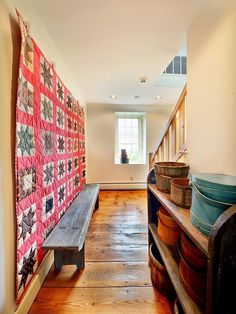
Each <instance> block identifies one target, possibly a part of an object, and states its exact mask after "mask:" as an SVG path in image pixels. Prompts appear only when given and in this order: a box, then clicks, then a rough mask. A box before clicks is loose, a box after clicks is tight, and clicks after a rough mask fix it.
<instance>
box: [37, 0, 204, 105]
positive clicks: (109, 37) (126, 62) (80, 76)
mask: <svg viewBox="0 0 236 314" xmlns="http://www.w3.org/2000/svg"><path fill="white" fill-rule="evenodd" d="M31 1H32V3H33V5H34V6H35V8H36V10H37V11H38V13H39V15H40V17H41V19H42V21H43V23H44V24H45V26H46V27H47V29H48V32H49V33H50V35H51V37H52V39H53V40H54V42H55V45H56V46H57V48H58V50H59V51H60V53H61V55H62V57H63V59H64V60H65V63H66V64H67V66H68V68H69V69H70V70H71V72H72V74H73V75H74V77H75V79H76V81H77V82H78V86H79V88H80V90H81V92H82V96H83V98H84V99H85V100H86V101H87V102H90V103H116V104H156V103H157V104H161V105H163V104H173V103H174V102H176V99H177V98H178V96H179V94H180V91H181V89H182V85H183V82H182V83H181V84H179V85H178V84H177V86H175V85H176V84H171V85H172V86H171V87H168V86H169V85H168V84H167V83H166V82H165V80H164V83H163V80H159V79H160V76H161V73H162V72H163V70H164V69H165V68H166V66H167V65H168V64H169V62H170V61H171V60H172V59H173V57H174V56H175V55H176V54H177V52H178V51H179V49H180V48H181V47H182V46H183V45H184V44H185V36H186V30H187V29H188V27H189V25H190V24H191V23H192V21H193V20H194V18H195V17H196V15H197V14H198V13H199V11H200V9H201V7H202V5H203V2H204V1H203V0H67V1H66V0H40V1H38V0H31ZM32 23H33V21H32ZM143 76H145V77H147V78H148V81H147V83H146V84H144V85H141V84H140V83H139V78H140V77H143ZM180 81H181V80H180ZM158 82H161V84H159V83H158ZM173 85H174V86H173ZM109 95H117V96H118V98H117V99H116V100H111V99H110V98H109ZM157 95H161V96H162V97H163V98H162V100H159V101H156V100H155V99H154V97H155V96H157ZM134 96H140V98H139V99H134Z"/></svg>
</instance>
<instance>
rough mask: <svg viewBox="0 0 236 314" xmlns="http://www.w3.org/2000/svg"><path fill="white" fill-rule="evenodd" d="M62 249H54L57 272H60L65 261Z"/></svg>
mask: <svg viewBox="0 0 236 314" xmlns="http://www.w3.org/2000/svg"><path fill="white" fill-rule="evenodd" d="M61 252H62V251H58V250H55V251H54V268H55V270H56V271H57V272H60V271H61V269H62V265H63V262H62V260H63V259H62V258H63V256H62V254H61Z"/></svg>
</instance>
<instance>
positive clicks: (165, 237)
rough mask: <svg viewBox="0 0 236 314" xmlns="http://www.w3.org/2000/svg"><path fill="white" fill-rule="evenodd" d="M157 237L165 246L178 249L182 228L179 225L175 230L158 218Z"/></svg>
mask: <svg viewBox="0 0 236 314" xmlns="http://www.w3.org/2000/svg"><path fill="white" fill-rule="evenodd" d="M157 235H158V237H159V239H160V240H161V241H162V242H164V243H165V244H167V245H169V246H173V247H176V245H177V243H178V239H179V237H180V235H181V228H180V227H179V226H178V225H177V226H176V227H175V228H171V227H168V226H166V225H165V224H164V223H163V222H162V221H161V219H160V217H158V226H157Z"/></svg>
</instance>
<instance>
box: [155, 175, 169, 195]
mask: <svg viewBox="0 0 236 314" xmlns="http://www.w3.org/2000/svg"><path fill="white" fill-rule="evenodd" d="M155 177H156V186H157V188H158V190H159V191H161V192H164V193H168V194H170V184H171V177H168V176H164V175H159V174H155Z"/></svg>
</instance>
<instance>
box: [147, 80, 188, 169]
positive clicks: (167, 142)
mask: <svg viewBox="0 0 236 314" xmlns="http://www.w3.org/2000/svg"><path fill="white" fill-rule="evenodd" d="M186 96H187V86H186V85H185V86H184V89H183V91H182V93H181V95H180V97H179V100H178V102H177V104H176V105H175V107H174V110H173V112H172V114H171V117H170V119H169V121H168V123H167V125H166V127H165V129H164V132H163V134H162V136H161V139H160V141H159V143H158V145H157V148H156V150H155V151H154V153H153V154H152V157H151V164H152V165H153V164H154V163H155V162H158V161H182V160H183V156H184V154H187V142H186Z"/></svg>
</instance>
